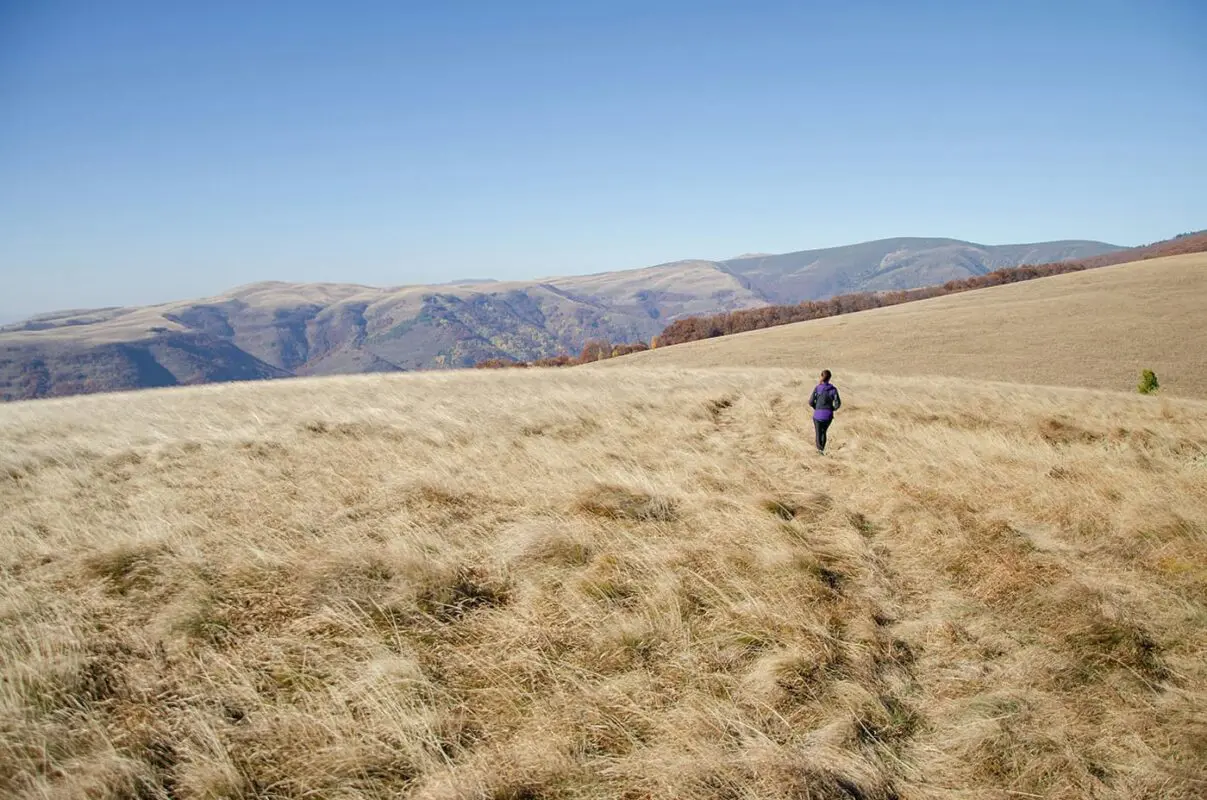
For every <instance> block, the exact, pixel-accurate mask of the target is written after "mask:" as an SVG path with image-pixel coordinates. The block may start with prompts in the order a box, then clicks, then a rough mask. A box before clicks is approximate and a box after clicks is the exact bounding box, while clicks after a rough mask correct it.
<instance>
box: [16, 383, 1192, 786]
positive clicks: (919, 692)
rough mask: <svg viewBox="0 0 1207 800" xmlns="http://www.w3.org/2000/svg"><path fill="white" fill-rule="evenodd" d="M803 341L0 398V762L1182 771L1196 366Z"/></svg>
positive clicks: (158, 775)
mask: <svg viewBox="0 0 1207 800" xmlns="http://www.w3.org/2000/svg"><path fill="white" fill-rule="evenodd" d="M817 366H822V365H820V364H819V365H817ZM812 372H813V370H812V368H810V370H809V371H807V372H803V371H787V370H754V369H751V370H714V371H682V370H674V369H666V370H635V369H631V370H629V369H615V370H606V371H603V370H600V371H588V370H571V371H546V370H526V371H523V372H520V371H516V372H504V373H482V372H466V373H456V374H423V375H412V376H391V377H386V376H362V377H356V378H340V379H318V380H297V381H288V382H274V383H262V384H248V385H223V386H206V387H197V388H193V389H181V390H164V391H153V392H145V393H138V394H126V395H105V396H95V397H85V398H72V399H67V400H53V401H41V402H34V403H19V404H11V405H6V406H3V407H0V506H2V507H3V510H4V513H3V516H2V518H0V570H2V574H3V581H2V582H0V795H4V796H12V797H24V798H47V797H55V798H74V797H78V798H216V797H239V798H251V797H275V798H349V799H350V798H369V797H398V796H406V797H414V798H448V799H449V800H454V799H456V800H469V799H470V798H495V799H497V800H504V799H505V798H506V799H510V800H520V799H521V798H527V799H529V800H535V799H537V798H630V799H632V800H636V799H637V798H700V799H703V798H819V799H821V800H828V799H829V798H866V799H868V800H872V799H881V800H883V799H887V798H952V797H955V798H1002V799H1003V800H1005V798H1018V797H1044V798H1073V797H1078V798H1080V797H1095V798H1141V797H1149V798H1158V797H1159V798H1197V797H1202V796H1204V794H1205V793H1207V771H1205V770H1207V658H1205V656H1207V624H1205V623H1207V404H1203V403H1198V402H1194V401H1187V400H1171V399H1165V398H1148V397H1139V396H1136V395H1122V394H1109V393H1094V392H1090V391H1082V390H1060V389H1039V388H1033V387H1020V386H1008V385H1005V384H990V383H981V384H977V383H971V382H963V381H958V380H946V379H927V380H921V379H901V380H887V379H883V378H877V377H871V376H865V375H843V374H840V375H838V376H836V378H837V380H838V381H839V385H840V386H841V388H842V390H843V393H844V399H845V406H844V410H843V411H842V412H841V413H840V415H839V419H838V421H837V422H836V423H835V425H834V427H833V429H832V432H831V439H832V443H831V450H832V452H831V454H830V455H827V456H825V457H820V456H817V455H816V454H815V453H814V452H813V448H812V441H811V437H812V430H811V424H810V422H809V413H808V408H807V406H806V400H807V396H808V390H809V389H810V388H811V386H812V382H813V381H812V379H813V374H812Z"/></svg>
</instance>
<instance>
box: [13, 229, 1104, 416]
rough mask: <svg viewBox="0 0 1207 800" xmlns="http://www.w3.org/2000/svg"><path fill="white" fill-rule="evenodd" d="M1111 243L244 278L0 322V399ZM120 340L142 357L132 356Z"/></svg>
mask: <svg viewBox="0 0 1207 800" xmlns="http://www.w3.org/2000/svg"><path fill="white" fill-rule="evenodd" d="M1111 249H1112V246H1111V245H1106V244H1102V243H1098V242H1054V243H1047V244H1035V245H1015V246H1008V247H986V246H982V245H974V244H970V243H967V242H958V241H955V240H951V239H891V240H884V241H881V242H868V243H865V244H862V245H854V246H851V247H844V248H832V249H828V250H813V251H803V252H800V253H790V254H786V255H781V256H769V257H764V256H757V257H752V258H738V259H732V260H729V261H724V262H715V261H703V260H693V261H679V262H673V263H669V264H662V265H658V266H654V267H647V268H644V269H637V270H627V271H621V272H607V273H599V274H596V275H583V276H573V277H562V278H549V279H546V280H539V281H528V282H522V281H513V282H501V281H466V282H463V283H453V284H443V285H439V286H405V287H393V288H375V287H367V286H359V285H354V284H290V283H282V282H267V283H258V284H252V285H249V286H244V287H240V288H238V289H235V290H232V291H230V292H227V293H224V294H222V295H219V296H216V297H211V298H207V299H205V300H200V301H187V302H179V303H168V304H163V305H159V306H150V307H144V308H107V309H96V310H85V311H73V312H59V313H54V314H44V315H40V316H38V317H35V318H33V319H31V320H28V321H26V322H24V323H21V324H17V325H10V326H6V327H4V328H0V398H3V399H5V400H14V399H26V398H32V397H43V396H51V395H64V394H75V393H79V392H86V391H105V390H114V389H128V388H138V387H149V386H160V385H165V384H170V383H197V382H209V381H215V380H242V379H250V378H263V377H280V376H286V375H323V374H336V373H354V372H386V371H397V370H416V369H430V368H443V367H464V366H470V365H472V364H474V363H476V362H479V361H483V360H486V359H491V358H505V359H521V360H529V359H537V358H542V357H547V356H552V355H556V354H558V353H563V352H577V351H578V350H579V349H580V348H581V347H582V345H583V342H584V341H585V340H587V339H591V338H605V339H609V340H611V341H634V340H640V341H645V340H648V339H649V338H650V337H651V336H653V335H655V334H657V333H659V332H660V331H661V330H662V329H663V328H664V327H665V326H666V324H667V323H668V322H670V321H672V320H674V319H676V318H678V317H682V316H686V315H697V314H706V313H715V312H717V311H730V310H736V309H744V308H753V307H757V306H761V305H765V304H767V303H769V302H785V301H795V300H802V299H808V298H813V297H820V296H823V295H825V294H827V293H832V292H833V291H838V290H845V289H847V288H849V287H851V286H867V287H875V286H880V285H916V282H919V281H921V282H928V281H933V280H940V279H942V280H945V279H947V278H949V277H951V276H967V275H972V274H981V273H983V272H985V271H987V270H989V269H992V268H994V267H996V266H1000V265H1001V264H1003V263H1010V264H1014V263H1021V262H1022V261H1027V262H1029V263H1030V262H1035V261H1050V260H1055V259H1059V258H1073V257H1076V256H1081V255H1084V254H1087V253H1090V252H1102V251H1107V250H1111ZM115 345H122V346H123V347H125V348H126V350H123V349H122V348H118V347H114V346H115ZM131 348H132V349H133V352H135V353H137V354H139V355H138V357H139V358H141V359H142V362H140V363H142V364H143V366H142V367H140V368H136V367H134V366H132V364H131V362H130V356H129V355H128V353H127V350H129V349H131ZM209 348H212V349H213V353H212V358H211V359H210V361H212V362H213V363H212V364H209V365H208V366H207V365H206V364H205V363H203V362H205V361H206V357H205V353H206V351H207V349H209ZM236 351H237V352H236ZM159 354H164V358H165V360H160V359H159ZM186 354H187V357H186Z"/></svg>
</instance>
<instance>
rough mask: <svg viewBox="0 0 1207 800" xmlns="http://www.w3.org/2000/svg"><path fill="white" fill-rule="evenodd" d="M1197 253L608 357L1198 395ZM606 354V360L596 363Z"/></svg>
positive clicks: (1206, 277)
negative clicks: (1150, 387) (1156, 384)
mask: <svg viewBox="0 0 1207 800" xmlns="http://www.w3.org/2000/svg"><path fill="white" fill-rule="evenodd" d="M1205 306H1207V254H1204V253H1196V254H1193V255H1183V256H1173V257H1170V258H1160V259H1154V260H1152V261H1140V262H1136V263H1132V264H1121V265H1119V266H1115V267H1103V268H1101V269H1096V270H1091V271H1088V272H1080V273H1073V274H1069V275H1057V276H1055V277H1051V278H1043V279H1040V280H1034V281H1028V282H1026V283H1017V284H1012V285H1009V286H999V287H994V288H991V289H981V290H978V291H975V292H968V293H966V294H957V295H949V296H947V297H939V298H935V299H933V300H923V301H920V302H915V303H906V304H904V305H900V306H893V307H890V308H882V309H877V310H875V311H867V312H862V313H858V314H850V315H846V316H840V317H831V318H829V319H821V320H814V321H811V322H800V323H796V324H794V325H784V326H781V327H778V328H771V329H768V330H764V331H753V332H750V333H742V334H737V335H735V336H726V337H722V338H718V339H709V340H705V341H700V342H689V343H687V344H682V345H676V346H674V347H667V348H664V349H659V350H654V351H650V352H646V353H638V354H635V355H631V356H625V357H624V359H622V360H621V361H618V362H615V363H616V364H617V365H620V364H622V363H623V364H627V365H629V366H655V365H659V366H674V367H690V368H695V367H727V366H732V365H735V364H743V365H747V366H759V367H787V368H793V369H795V368H798V367H800V366H801V365H802V361H803V362H808V363H819V364H822V363H824V365H825V366H827V367H829V368H831V369H833V370H834V371H835V372H836V373H842V372H846V371H850V370H857V371H863V372H874V373H876V374H878V375H915V376H920V375H942V376H949V377H962V378H972V379H976V380H994V381H1013V382H1017V383H1026V384H1048V385H1052V386H1077V387H1085V388H1091V389H1108V390H1112V391H1135V388H1136V383H1137V381H1138V380H1139V378H1140V371H1141V370H1143V369H1152V370H1154V371H1156V373H1157V376H1158V377H1159V378H1160V380H1161V391H1162V392H1163V393H1164V394H1168V395H1178V396H1182V397H1198V398H1207V347H1205V346H1204V342H1207V313H1204V308H1205ZM603 363H604V364H608V363H609V362H603Z"/></svg>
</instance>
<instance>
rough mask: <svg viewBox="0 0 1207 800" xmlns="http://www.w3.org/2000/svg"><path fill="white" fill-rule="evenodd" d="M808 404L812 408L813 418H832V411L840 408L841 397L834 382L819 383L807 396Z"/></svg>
mask: <svg viewBox="0 0 1207 800" xmlns="http://www.w3.org/2000/svg"><path fill="white" fill-rule="evenodd" d="M809 406H810V407H811V408H812V409H813V419H822V420H825V419H834V412H835V411H837V410H838V409H840V408H842V398H841V397H839V396H838V389H837V388H836V387H835V386H834V384H832V383H819V384H817V387H816V388H815V389H814V390H813V394H812V396H810V397H809Z"/></svg>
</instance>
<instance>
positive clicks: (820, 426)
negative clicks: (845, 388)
mask: <svg viewBox="0 0 1207 800" xmlns="http://www.w3.org/2000/svg"><path fill="white" fill-rule="evenodd" d="M809 407H810V408H812V409H813V430H814V431H815V432H816V434H817V452H818V453H820V454H822V455H825V453H826V431H828V430H829V429H830V423H831V422H833V421H834V412H835V411H837V410H838V409H839V408H841V407H842V398H841V397H839V396H838V388H837V387H835V386H834V385H833V384H832V383H830V370H828V369H823V370H822V371H821V383H819V384H817V387H816V388H814V389H813V396H812V397H810V398H809Z"/></svg>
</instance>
